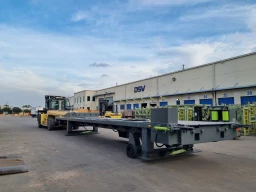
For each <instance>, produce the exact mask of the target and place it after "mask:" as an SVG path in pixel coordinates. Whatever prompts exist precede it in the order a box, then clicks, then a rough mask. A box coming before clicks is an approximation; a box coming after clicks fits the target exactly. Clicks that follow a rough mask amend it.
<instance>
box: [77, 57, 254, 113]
mask: <svg viewBox="0 0 256 192" xmlns="http://www.w3.org/2000/svg"><path fill="white" fill-rule="evenodd" d="M87 95H90V96H91V97H92V98H93V99H92V100H88V98H87ZM100 99H107V100H109V103H110V105H112V106H113V111H116V110H118V111H120V110H125V109H134V108H140V107H147V106H166V105H174V104H176V103H177V100H178V102H179V103H180V104H208V105H219V104H246V103H248V102H250V103H252V102H256V52H254V53H250V54H246V55H240V56H237V57H233V58H228V59H225V60H221V61H216V62H213V63H209V64H205V65H200V66H197V67H193V68H188V69H183V70H180V71H176V72H173V73H168V74H164V75H159V76H156V77H152V78H148V79H143V80H140V81H135V82H131V83H127V84H123V85H118V86H114V87H110V88H106V89H102V90H97V91H86V90H85V91H82V92H79V93H75V94H74V107H75V108H79V107H87V106H89V107H90V108H91V109H93V108H94V107H95V109H98V106H99V101H100Z"/></svg>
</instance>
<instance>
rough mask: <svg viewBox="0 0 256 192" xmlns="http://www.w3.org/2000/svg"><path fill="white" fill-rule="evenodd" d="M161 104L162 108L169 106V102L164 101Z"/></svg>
mask: <svg viewBox="0 0 256 192" xmlns="http://www.w3.org/2000/svg"><path fill="white" fill-rule="evenodd" d="M159 104H160V107H163V106H166V105H168V102H167V101H162V102H160V103H159Z"/></svg>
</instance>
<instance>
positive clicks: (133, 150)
mask: <svg viewBox="0 0 256 192" xmlns="http://www.w3.org/2000/svg"><path fill="white" fill-rule="evenodd" d="M140 150H141V147H140V146H136V145H134V144H131V143H129V144H128V145H127V146H126V155H127V157H129V158H132V159H136V158H137V157H138V156H139V153H140Z"/></svg>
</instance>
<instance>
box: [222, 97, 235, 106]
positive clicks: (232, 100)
mask: <svg viewBox="0 0 256 192" xmlns="http://www.w3.org/2000/svg"><path fill="white" fill-rule="evenodd" d="M234 103H235V98H234V97H225V98H218V104H219V105H222V104H225V105H230V104H234Z"/></svg>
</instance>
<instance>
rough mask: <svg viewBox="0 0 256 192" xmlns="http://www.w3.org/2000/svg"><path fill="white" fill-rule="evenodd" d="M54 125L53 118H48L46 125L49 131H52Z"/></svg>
mask: <svg viewBox="0 0 256 192" xmlns="http://www.w3.org/2000/svg"><path fill="white" fill-rule="evenodd" d="M54 125H55V120H54V118H53V117H48V123H47V128H48V130H49V131H52V130H53V129H54Z"/></svg>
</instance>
